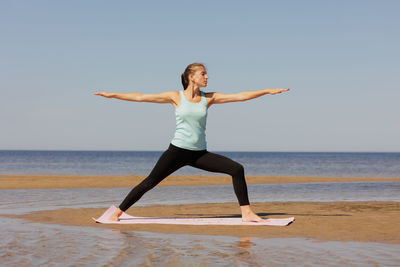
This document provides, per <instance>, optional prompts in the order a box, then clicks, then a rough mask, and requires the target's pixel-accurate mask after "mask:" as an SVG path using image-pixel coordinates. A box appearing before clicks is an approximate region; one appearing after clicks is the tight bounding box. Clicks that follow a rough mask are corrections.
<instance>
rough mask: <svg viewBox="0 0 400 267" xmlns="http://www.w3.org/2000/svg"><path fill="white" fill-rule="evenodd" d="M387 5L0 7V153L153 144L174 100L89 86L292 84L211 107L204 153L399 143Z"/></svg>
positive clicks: (152, 89) (398, 37) (397, 28)
mask: <svg viewBox="0 0 400 267" xmlns="http://www.w3.org/2000/svg"><path fill="white" fill-rule="evenodd" d="M399 10H400V2H399V1H355V0H354V1H41V0H39V1H11V0H10V1H8V0H5V1H1V2H0V30H1V35H0V43H1V50H0V58H1V60H0V80H1V83H0V90H1V96H0V123H1V124H0V125H1V131H0V149H50V150H53V149H54V150H56V149H66V150H164V149H166V148H167V147H168V144H169V142H170V141H171V140H172V137H173V133H174V130H175V115H174V109H173V107H172V105H169V104H152V103H134V102H126V101H120V100H115V99H105V98H101V97H99V96H94V95H93V92H95V91H115V92H142V93H159V92H163V91H170V90H181V89H182V86H181V84H180V74H181V73H182V72H183V70H184V69H185V67H186V65H188V64H190V63H192V62H202V63H205V64H206V66H207V68H208V74H209V77H210V78H209V85H208V87H207V88H205V89H204V91H218V92H222V93H235V92H241V91H247V90H258V89H264V88H275V87H283V88H287V87H290V88H291V91H290V92H288V93H283V94H280V95H274V96H270V95H266V96H263V97H260V98H258V99H254V100H250V101H247V102H242V103H229V104H222V105H214V106H212V107H211V108H210V110H209V117H208V125H207V140H208V149H209V150H210V151H384V152H392V151H396V152H398V151H400V141H399V136H400V120H399V115H400V105H399V100H400V86H399V84H400V78H399V77H400V64H399V62H400V52H399V50H400V49H399V47H400V17H399V16H398V14H399Z"/></svg>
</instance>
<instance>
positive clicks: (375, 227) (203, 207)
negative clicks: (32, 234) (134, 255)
mask: <svg viewBox="0 0 400 267" xmlns="http://www.w3.org/2000/svg"><path fill="white" fill-rule="evenodd" d="M252 206H253V209H254V210H255V211H256V212H257V213H258V214H259V215H261V216H263V217H271V218H284V217H291V216H294V217H295V218H296V220H295V222H293V223H292V224H290V225H289V226H284V227H278V226H191V225H187V226H186V225H161V224H149V225H105V224H98V223H95V222H94V221H93V220H92V219H91V218H92V217H96V218H97V217H99V216H100V215H101V214H102V213H103V212H104V211H105V209H94V208H93V209H59V210H52V211H40V212H33V213H29V214H23V215H3V216H7V217H13V218H23V219H27V220H29V221H33V222H40V223H50V224H62V225H74V226H91V227H101V228H111V229H117V230H135V231H149V232H159V233H173V234H195V235H204V234H206V235H226V236H236V237H241V238H254V237H257V238H289V237H292V238H294V237H301V238H313V239H316V240H321V241H329V240H330V241H360V242H381V243H392V244H400V203H399V202H328V203H327V202H320V203H318V202H286V203H285V202H283V203H280V202H272V203H253V204H252ZM127 213H128V214H131V215H135V216H149V217H151V216H165V217H220V216H229V217H231V216H240V213H239V208H238V206H237V203H221V204H219V203H218V204H211V203H210V204H189V205H160V206H149V207H131V208H130V209H129V210H128V211H127Z"/></svg>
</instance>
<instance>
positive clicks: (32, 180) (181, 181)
mask: <svg viewBox="0 0 400 267" xmlns="http://www.w3.org/2000/svg"><path fill="white" fill-rule="evenodd" d="M144 178H145V176H134V175H127V176H96V175H37V174H35V175H8V174H0V189H46V188H107V187H133V186H135V185H137V184H138V183H140V181H142V180H143V179H144ZM246 181H247V183H248V184H289V183H317V182H318V183H325V182H373V181H398V182H400V177H399V178H373V177H357V178H340V177H302V176H299V177H288V176H246ZM230 184H232V178H231V177H230V176H225V175H224V176H223V175H218V176H211V175H210V176H204V175H185V176H169V177H167V178H166V179H165V180H164V181H162V182H161V183H160V184H159V186H200V185H230Z"/></svg>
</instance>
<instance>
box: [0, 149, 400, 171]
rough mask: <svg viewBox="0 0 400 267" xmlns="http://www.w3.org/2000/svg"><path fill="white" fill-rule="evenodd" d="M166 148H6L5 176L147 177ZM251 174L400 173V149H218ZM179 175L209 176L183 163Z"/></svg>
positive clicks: (1, 155) (2, 153)
mask: <svg viewBox="0 0 400 267" xmlns="http://www.w3.org/2000/svg"><path fill="white" fill-rule="evenodd" d="M162 152H163V151H22V150H0V174H66V175H147V174H149V173H150V171H151V170H152V168H153V167H154V165H155V163H156V162H157V160H158V158H159V157H160V156H161V154H162ZM216 153H219V154H221V155H224V156H227V157H229V158H232V159H233V160H235V161H238V162H239V163H241V164H243V166H244V168H245V172H246V174H247V175H262V176H322V177H400V153H361V152H360V153H338V152H216ZM174 174H175V175H195V174H200V175H207V174H210V173H209V172H206V171H202V170H198V169H195V168H192V167H183V168H182V169H180V170H178V171H177V172H175V173H174Z"/></svg>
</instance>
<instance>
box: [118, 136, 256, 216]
mask: <svg viewBox="0 0 400 267" xmlns="http://www.w3.org/2000/svg"><path fill="white" fill-rule="evenodd" d="M186 165H189V166H192V167H195V168H199V169H202V170H206V171H210V172H219V173H226V174H229V175H231V176H232V181H233V189H234V190H235V194H236V197H237V199H238V201H239V205H240V206H245V205H249V197H248V195H247V185H246V180H245V178H244V169H243V166H242V165H241V164H239V163H237V162H235V161H233V160H231V159H229V158H227V157H224V156H221V155H218V154H214V153H210V152H208V151H207V150H200V151H194V150H188V149H183V148H180V147H176V146H174V145H172V144H170V145H169V148H168V149H167V150H166V151H165V152H164V153H163V154H162V155H161V157H160V159H159V160H158V162H157V164H156V166H155V167H154V168H153V170H152V171H151V173H150V175H149V176H148V177H147V178H146V179H144V180H143V181H142V182H141V183H140V184H138V185H137V186H136V187H135V188H133V189H132V190H131V192H129V194H128V195H127V196H126V198H125V199H124V201H122V203H121V205H120V206H119V208H120V209H121V210H122V211H126V210H127V209H129V207H130V206H132V205H133V204H134V203H135V202H136V201H138V200H139V199H140V198H141V197H142V196H143V195H144V194H145V193H146V192H147V191H149V190H150V189H152V188H153V187H155V186H156V185H157V184H158V183H160V182H161V181H162V180H164V179H165V178H166V177H167V176H168V175H170V174H172V173H173V172H175V171H176V170H178V169H179V168H181V167H183V166H186Z"/></svg>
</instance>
